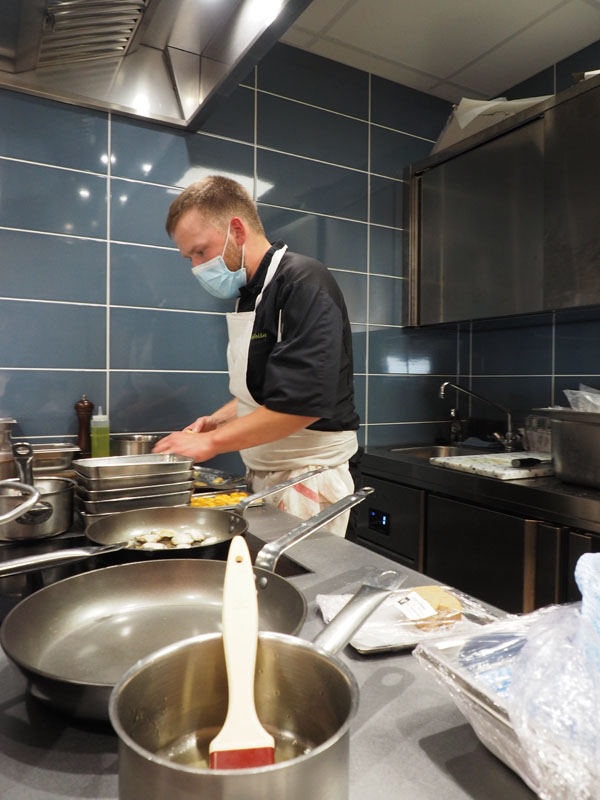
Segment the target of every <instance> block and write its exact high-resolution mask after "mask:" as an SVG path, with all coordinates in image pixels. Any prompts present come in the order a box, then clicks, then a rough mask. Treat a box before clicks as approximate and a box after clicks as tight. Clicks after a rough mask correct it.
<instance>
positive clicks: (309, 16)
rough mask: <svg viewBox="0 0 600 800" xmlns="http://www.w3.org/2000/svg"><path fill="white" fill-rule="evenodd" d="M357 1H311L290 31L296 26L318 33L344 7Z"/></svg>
mask: <svg viewBox="0 0 600 800" xmlns="http://www.w3.org/2000/svg"><path fill="white" fill-rule="evenodd" d="M356 2H359V0H313V2H312V3H311V4H310V5H309V7H308V8H307V9H306V11H303V12H302V14H300V16H299V17H298V19H297V20H296V22H295V23H294V25H293V26H292V30H293V29H294V28H295V27H296V26H298V27H299V28H303V29H304V30H306V31H311V32H312V33H318V32H319V31H321V30H322V29H323V28H324V27H325V26H326V25H329V23H330V22H331V20H332V19H334V18H335V17H336V16H337V14H339V13H340V11H341V10H342V9H344V8H345V7H346V6H349V5H354V3H356Z"/></svg>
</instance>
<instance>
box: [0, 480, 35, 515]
mask: <svg viewBox="0 0 600 800" xmlns="http://www.w3.org/2000/svg"><path fill="white" fill-rule="evenodd" d="M0 486H9V487H10V488H11V489H18V490H19V491H20V492H24V493H25V494H27V495H29V497H28V498H27V499H26V500H24V501H23V502H22V503H21V504H20V505H18V506H16V507H15V508H12V509H11V510H10V511H7V512H6V513H5V514H0V524H1V523H3V522H11V521H12V520H13V519H16V518H17V517H20V516H21V514H24V513H25V512H26V511H29V509H30V508H32V507H33V506H34V505H35V504H36V503H38V502H39V499H40V493H39V492H38V490H37V489H36V488H35V487H34V486H30V485H29V484H28V483H21V481H13V480H8V481H0Z"/></svg>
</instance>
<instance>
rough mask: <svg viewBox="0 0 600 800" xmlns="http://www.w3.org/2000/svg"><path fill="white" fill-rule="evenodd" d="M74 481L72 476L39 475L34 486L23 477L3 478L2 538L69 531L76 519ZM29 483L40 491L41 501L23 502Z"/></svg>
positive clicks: (37, 536) (0, 492) (0, 498)
mask: <svg viewBox="0 0 600 800" xmlns="http://www.w3.org/2000/svg"><path fill="white" fill-rule="evenodd" d="M75 485H76V484H75V481H73V480H71V479H70V478H42V479H39V480H37V479H36V480H35V482H34V484H33V486H29V485H28V484H24V483H22V482H20V481H1V482H0V540H1V541H5V542H14V541H23V540H26V539H41V538H44V537H46V536H56V534H58V533H64V532H65V531H68V530H69V528H70V527H71V524H72V522H73V494H74V491H75ZM26 486H28V488H30V489H33V490H34V491H35V492H37V497H38V502H37V503H36V502H34V503H31V504H29V505H27V508H25V505H26V504H25V503H23V500H24V495H25V494H28V492H27V491H26V490H25V488H24V487H26ZM40 500H41V503H40V502H39V501H40ZM19 509H20V510H19ZM14 512H17V514H16V515H15V514H14ZM7 515H8V516H7ZM3 518H4V519H3Z"/></svg>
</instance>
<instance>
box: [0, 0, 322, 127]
mask: <svg viewBox="0 0 600 800" xmlns="http://www.w3.org/2000/svg"><path fill="white" fill-rule="evenodd" d="M310 2H311V0H2V3H1V5H0V86H2V87H5V88H8V89H16V90H18V91H22V92H26V93H28V94H33V95H36V96H39V97H47V98H51V99H53V100H60V101H63V102H68V103H74V104H77V105H82V106H86V107H90V108H96V109H102V110H106V111H114V112H116V113H120V114H126V115H129V116H135V117H142V118H144V119H152V120H158V121H160V122H164V123H167V124H169V125H175V126H177V127H181V128H187V129H189V130H195V129H197V128H198V127H199V126H200V125H201V123H202V122H203V120H204V119H206V118H207V117H208V116H209V115H210V114H211V113H212V111H213V110H214V108H215V107H216V106H217V105H218V103H219V102H220V100H222V98H223V97H224V96H226V95H227V94H229V93H230V92H231V91H232V90H233V89H234V88H235V87H236V86H237V84H238V83H239V82H240V81H241V80H243V79H244V78H245V77H246V76H247V75H248V73H249V72H250V71H251V69H252V67H253V66H254V65H255V64H256V63H257V62H258V61H259V60H260V59H261V58H262V57H263V56H264V55H265V53H267V51H268V50H269V49H270V48H271V47H272V46H273V45H274V44H275V42H276V41H277V40H278V39H279V38H280V37H281V36H282V35H283V33H284V32H285V31H286V30H287V28H288V27H289V26H290V25H291V24H292V23H293V22H294V21H295V19H296V18H297V17H298V16H299V15H300V14H301V13H302V11H304V9H305V8H307V7H308V6H309V5H310Z"/></svg>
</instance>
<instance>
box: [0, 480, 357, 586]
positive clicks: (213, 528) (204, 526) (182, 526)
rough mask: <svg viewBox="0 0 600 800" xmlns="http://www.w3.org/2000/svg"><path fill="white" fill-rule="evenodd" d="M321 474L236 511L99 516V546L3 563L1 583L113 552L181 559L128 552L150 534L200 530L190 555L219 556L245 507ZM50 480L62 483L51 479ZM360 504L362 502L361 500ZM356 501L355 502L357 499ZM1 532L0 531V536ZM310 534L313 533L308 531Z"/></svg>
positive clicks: (238, 530)
mask: <svg viewBox="0 0 600 800" xmlns="http://www.w3.org/2000/svg"><path fill="white" fill-rule="evenodd" d="M324 469H327V468H326V467H319V468H318V469H316V470H312V471H310V472H305V473H303V474H302V475H298V476H297V477H295V478H290V480H287V481H284V482H282V483H278V484H277V485H275V486H271V487H269V488H267V489H263V490H261V491H260V492H256V494H253V495H249V496H248V497H246V498H244V499H243V500H241V501H240V502H239V503H238V505H237V506H236V509H235V511H224V510H222V509H216V508H191V507H190V506H182V507H178V508H177V507H168V508H164V507H163V508H143V509H137V510H134V511H122V512H120V513H118V514H107V515H106V516H101V517H100V518H98V519H96V520H94V521H92V522H91V523H90V525H89V526H88V528H87V530H86V535H87V537H88V539H90V540H91V541H92V542H95V543H96V544H99V545H101V546H100V547H94V546H89V547H88V546H84V547H71V548H69V549H66V550H55V551H53V552H51V553H40V554H38V555H32V556H27V557H23V558H15V559H11V560H7V561H3V562H1V563H0V578H2V577H5V576H6V575H19V574H21V573H22V572H30V571H32V570H36V569H42V568H44V567H49V566H57V565H59V564H66V563H68V562H70V561H78V560H79V559H82V558H90V557H91V556H100V555H103V554H105V553H115V552H117V551H119V550H123V551H126V553H125V552H124V555H125V556H126V560H128V561H132V560H147V559H148V558H152V557H156V553H157V552H158V553H160V556H161V558H164V557H167V558H168V557H172V556H176V557H178V556H180V555H181V554H182V551H181V550H177V549H172V550H160V551H147V550H140V549H131V548H129V547H128V545H129V544H130V542H131V540H133V539H135V538H136V536H137V535H138V534H144V533H149V532H150V531H154V530H160V529H168V530H174V531H176V532H178V531H179V532H184V531H190V530H191V529H193V530H194V532H197V531H200V532H202V533H203V534H204V537H205V538H204V539H203V540H202V541H200V542H198V543H197V544H193V545H192V547H193V548H194V549H195V550H198V549H203V550H206V551H207V553H206V554H207V556H209V555H211V554H212V555H218V554H220V553H223V552H224V551H225V549H226V548H228V547H229V542H230V541H231V539H232V537H233V536H235V535H236V534H244V533H245V532H246V531H247V530H248V523H247V522H246V519H245V518H244V513H245V511H246V509H247V508H248V506H250V505H251V504H252V503H253V502H255V501H256V500H261V499H262V498H263V497H267V496H268V495H271V494H276V493H277V492H279V491H281V490H282V489H286V488H287V487H288V486H294V485H295V484H297V483H302V482H303V481H305V480H308V478H311V477H312V476H313V475H317V474H318V473H320V472H323V470H324ZM55 480H64V479H59V478H56V479H55ZM363 491H364V490H363ZM357 496H358V494H357ZM360 499H362V497H361V498H360ZM356 502H360V500H357V501H356ZM332 508H333V506H332ZM314 519H316V517H314V518H313V520H314ZM323 524H326V523H323ZM299 527H300V526H299ZM1 530H2V529H0V532H1ZM295 530H296V529H295ZM310 532H312V529H311V531H310ZM301 538H303V537H301V536H298V538H296V539H294V542H292V544H294V543H295V542H296V541H300V539H301ZM287 546H290V545H287ZM286 549H287V548H286ZM281 552H283V550H281ZM277 557H279V556H277ZM261 566H265V565H261ZM267 568H269V567H267ZM273 569H274V567H273Z"/></svg>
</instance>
